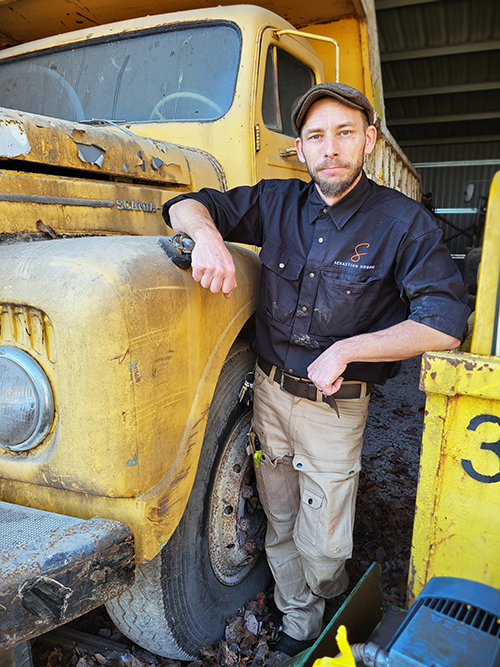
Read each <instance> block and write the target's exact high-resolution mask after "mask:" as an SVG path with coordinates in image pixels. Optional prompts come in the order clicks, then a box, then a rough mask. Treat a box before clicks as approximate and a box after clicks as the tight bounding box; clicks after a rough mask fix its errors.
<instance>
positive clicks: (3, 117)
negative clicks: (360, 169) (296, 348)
mask: <svg viewBox="0 0 500 667" xmlns="http://www.w3.org/2000/svg"><path fill="white" fill-rule="evenodd" d="M10 4H12V3H9V2H2V3H0V24H1V25H2V40H3V44H4V45H10V48H5V49H4V50H3V51H0V107H4V108H3V109H1V110H0V220H1V223H0V416H1V423H0V499H1V501H3V502H2V503H1V504H0V505H1V506H0V511H2V512H3V515H2V516H3V517H5V516H7V513H12V512H13V508H14V507H15V506H17V507H18V508H20V511H21V510H22V511H21V517H22V522H21V523H22V526H28V525H30V523H31V522H32V521H34V522H36V523H37V525H38V526H42V525H43V526H45V525H47V526H49V528H50V530H49V532H48V533H47V531H46V532H45V533H43V531H42V533H41V534H37V535H36V539H35V541H34V542H33V549H35V547H37V545H38V547H39V548H38V551H37V554H38V555H40V554H45V557H46V558H47V553H46V552H47V549H46V548H45V546H46V545H47V544H48V542H44V541H43V540H44V539H45V540H49V541H50V540H52V536H53V535H54V534H55V533H57V531H58V530H59V528H57V526H59V525H60V524H61V525H62V524H64V526H65V528H64V531H66V532H64V535H65V536H66V537H65V539H67V540H69V542H71V540H72V539H74V532H75V531H76V528H74V527H72V526H73V524H71V526H68V525H67V524H65V523H64V517H74V518H76V519H81V521H80V523H79V524H78V531H80V533H79V534H81V536H85V535H87V537H88V538H89V539H88V541H87V543H86V547H85V549H84V548H83V547H81V548H80V547H79V548H78V549H75V548H73V549H72V550H71V549H70V550H69V551H67V552H66V551H65V552H64V553H66V556H65V558H66V561H64V559H61V563H62V562H63V561H64V562H65V563H79V565H78V566H76V565H75V568H74V570H73V574H72V575H71V576H70V574H69V570H68V568H67V567H66V566H64V567H63V566H60V565H58V567H59V569H58V570H57V571H56V570H54V569H50V568H54V567H55V565H54V562H55V560H57V559H56V558H54V557H52V556H53V553H51V550H50V549H48V551H49V555H51V561H50V564H49V563H48V562H46V561H44V560H43V559H42V560H37V558H38V556H37V558H35V556H34V555H33V554H32V556H33V557H32V562H33V563H36V565H33V566H32V567H31V566H30V568H31V569H30V568H28V569H24V567H25V565H26V563H25V561H24V560H23V557H22V555H21V552H19V551H15V549H19V548H20V547H21V546H22V545H20V544H19V543H18V542H19V540H18V542H15V541H14V542H13V543H12V550H11V552H9V554H7V555H6V556H5V557H4V561H5V562H6V563H7V562H9V563H13V562H17V561H16V559H20V560H19V563H20V565H22V567H17V568H13V569H12V573H11V574H12V577H13V579H12V582H11V583H10V584H9V586H10V587H9V586H8V587H7V588H6V589H5V590H4V589H1V590H0V609H8V610H9V611H8V612H2V614H0V623H3V624H4V625H3V626H2V630H3V632H2V640H1V641H2V644H3V646H4V647H9V646H13V645H14V644H16V643H17V642H19V641H21V640H22V639H23V638H26V637H31V636H36V635H37V634H40V633H42V632H44V631H46V630H47V629H48V628H50V627H53V626H55V625H59V624H61V623H63V622H66V621H67V620H70V619H71V618H73V617H75V616H77V615H78V614H81V613H84V612H85V611H86V610H88V609H90V608H92V607H94V606H97V605H98V604H101V603H103V602H104V601H106V600H108V599H111V598H113V599H112V600H111V601H110V602H109V603H108V609H109V610H110V613H111V615H112V617H113V618H114V620H115V622H116V623H117V625H118V626H119V627H120V628H121V629H122V630H123V631H124V632H125V633H126V634H128V635H129V636H130V637H131V638H132V639H134V640H135V641H137V642H138V643H139V644H142V645H143V646H145V647H146V648H148V649H149V650H151V651H153V652H155V653H159V654H161V655H167V656H171V657H175V658H179V659H190V658H192V657H193V656H195V655H196V653H197V650H198V648H199V647H200V646H202V645H203V644H207V643H210V642H213V641H215V640H216V639H217V638H218V637H219V636H220V635H221V633H222V631H223V628H224V623H225V619H226V616H227V614H228V613H230V612H231V611H232V610H235V609H236V608H237V607H238V606H239V605H240V604H241V603H242V602H244V600H245V599H246V598H247V597H249V596H250V595H253V594H254V593H255V592H256V591H257V590H259V589H261V588H262V586H263V582H264V581H265V578H266V576H267V574H266V566H265V564H264V562H263V559H262V558H259V555H260V553H261V550H262V535H263V530H264V522H263V517H262V512H261V511H259V506H258V501H257V498H256V497H255V492H254V487H253V480H252V468H251V465H250V461H249V459H248V457H247V456H246V455H245V444H246V433H247V431H248V426H249V419H250V409H249V408H248V407H247V406H245V405H244V404H240V403H238V391H239V388H240V387H241V385H242V383H243V381H244V379H245V375H246V374H247V373H248V372H249V371H250V370H251V369H252V366H253V358H252V355H251V353H250V351H249V346H248V342H247V338H248V332H249V331H250V329H251V326H252V317H253V313H254V310H255V302H256V297H257V286H258V277H259V266H260V264H259V260H258V257H257V255H256V254H255V252H253V250H252V249H248V248H243V247H239V246H235V245H231V246H230V249H231V252H232V254H233V257H234V260H235V264H236V269H237V279H238V285H239V287H238V289H237V290H236V292H235V293H234V295H233V296H232V298H231V299H229V300H227V299H224V297H223V296H222V295H220V294H219V295H213V294H211V293H207V292H206V291H204V290H203V289H202V288H200V286H199V285H197V284H196V283H195V282H194V281H193V280H192V279H191V275H190V272H189V271H183V270H182V269H180V268H178V267H177V266H176V265H174V264H173V263H172V262H171V261H170V259H169V257H168V256H167V255H166V254H165V252H164V248H165V247H166V246H165V237H166V236H170V235H171V233H172V230H170V229H168V228H167V227H166V226H165V224H164V222H163V220H162V217H161V208H162V205H163V203H164V202H165V201H167V200H168V199H170V198H171V197H173V196H175V195H177V194H178V193H181V192H188V191H192V190H197V189H199V188H201V187H206V186H208V187H213V188H219V189H226V188H228V187H233V186H236V185H241V184H252V183H256V182H258V181H259V180H260V179H261V178H284V177H298V178H303V179H307V178H308V175H307V172H306V171H305V169H304V166H303V165H302V164H301V163H300V162H299V160H298V158H297V155H296V152H295V149H294V147H293V146H294V142H293V136H292V131H291V124H290V112H291V109H292V107H293V104H294V101H295V100H296V99H297V97H298V96H299V95H301V94H302V93H303V92H304V91H305V90H306V89H307V88H309V87H310V86H311V85H312V84H314V83H318V82H321V81H324V80H335V79H337V80H341V81H343V82H345V83H348V84H351V85H354V86H356V87H358V88H359V89H361V90H362V91H364V92H365V94H366V95H367V96H368V97H369V98H370V99H371V100H372V101H373V103H374V106H375V108H376V110H377V113H378V115H379V122H378V130H379V139H378V144H377V148H376V150H375V152H374V153H373V155H372V156H370V158H369V160H368V162H367V165H366V169H367V172H368V174H369V175H370V176H371V177H372V178H373V179H374V180H376V181H377V182H379V183H384V184H386V185H390V186H393V187H396V188H398V189H399V190H401V191H403V192H405V193H407V194H409V195H410V196H413V197H416V198H418V197H419V194H420V185H419V178H418V176H417V174H416V172H415V171H414V170H413V168H412V167H411V165H410V163H409V162H408V160H407V158H406V157H405V156H404V154H403V153H402V152H401V151H400V150H399V148H398V147H397V145H396V144H395V142H394V140H393V139H392V137H391V136H390V134H389V133H388V131H387V128H386V126H385V122H384V111H383V95H382V89H381V83H380V65H379V56H378V47H377V40H376V28H375V19H374V7H373V2H371V1H369V0H338V2H331V3H328V6H326V5H325V6H321V7H320V8H318V7H315V8H314V22H313V19H312V18H311V17H310V16H309V17H308V15H307V12H308V11H309V10H308V8H307V7H305V6H304V4H303V3H302V2H292V3H290V2H287V3H286V5H283V7H282V8H279V7H277V6H276V4H275V3H273V8H274V9H275V10H276V9H279V10H281V9H282V10H283V12H282V13H283V15H284V16H286V17H287V19H289V21H290V22H289V21H288V20H285V19H283V18H280V17H279V16H278V15H277V14H275V13H271V12H270V11H268V9H266V8H264V7H257V6H231V5H224V6H218V7H214V8H204V9H202V10H200V9H195V8H194V7H195V5H193V6H192V7H191V6H188V5H187V3H185V2H182V3H181V2H178V3H175V2H169V1H168V0H164V1H161V0H157V1H156V2H154V1H153V2H148V3H136V4H135V5H134V7H135V8H134V9H127V8H124V7H122V6H121V4H123V3H121V4H119V3H112V2H107V3H103V2H100V1H98V0H91V2H89V3H86V4H87V5H88V7H87V9H88V12H89V16H87V17H83V18H82V17H81V15H80V14H79V13H78V11H76V10H77V9H78V7H76V5H75V7H73V5H72V4H71V3H66V2H65V3H58V2H46V3H44V2H43V1H42V2H37V3H33V2H28V0H17V2H16V4H15V9H16V11H15V12H10ZM70 5H71V7H70V9H68V8H69V6H70ZM181 10H182V11H181ZM164 11H170V12H173V13H169V14H158V15H154V16H153V15H151V16H145V17H144V18H137V17H138V16H140V15H141V12H142V13H143V14H152V13H153V12H164ZM9 12H10V13H9ZM127 12H129V13H127ZM61 16H64V20H61ZM117 17H118V18H123V19H127V20H123V21H121V22H119V23H112V24H108V25H101V24H102V23H105V22H106V21H109V20H111V19H116V18H117ZM35 19H36V20H35ZM82 24H83V29H81V30H76V31H71V30H74V29H75V28H78V27H81V26H82ZM294 25H297V26H300V27H301V31H297V30H296V29H295V27H294ZM54 26H56V30H58V31H60V32H64V34H61V35H58V36H53V31H54ZM68 30H69V32H68ZM33 39H35V40H38V41H34V42H31V43H26V42H27V40H33ZM27 508H32V510H37V511H39V512H42V513H43V515H42V514H34V515H31V514H29V513H28V509H27ZM9 516H11V514H9ZM42 516H43V521H42V519H41V518H40V517H42ZM92 517H99V518H100V519H101V520H102V521H103V522H107V523H105V525H104V524H103V526H102V529H103V530H106V531H109V533H106V534H107V535H108V536H109V535H110V537H109V545H108V546H109V549H108V551H107V552H106V554H107V555H106V559H107V560H106V559H104V556H99V557H97V556H96V554H95V551H94V547H92V544H96V545H97V544H98V543H99V544H101V543H102V539H97V537H95V536H94V533H93V532H92V531H93V530H94V529H95V525H94V524H92V525H91V526H90V527H88V526H89V525H90V520H91V519H92ZM51 518H52V519H53V520H54V521H56V524H57V526H56V527H54V526H52V524H51ZM11 521H12V523H15V522H14V519H11ZM4 522H5V518H4ZM57 522H59V523H57ZM87 522H88V523H87ZM125 527H127V528H126V529H125ZM47 530H48V529H47ZM61 530H62V528H61ZM54 531H55V533H54ZM113 531H118V533H119V534H120V536H121V537H120V540H122V539H123V544H125V543H127V544H128V547H127V549H128V551H127V553H126V557H125V556H124V557H123V558H121V557H120V554H121V553H122V552H120V551H119V550H118V549H115V550H114V551H113V544H115V543H118V541H119V540H118V538H117V539H116V540H113ZM124 531H125V532H124ZM127 531H129V532H128V533H127ZM14 533H15V531H13V534H14ZM16 534H17V533H16ZM126 534H128V538H127V537H126V536H125V535H126ZM132 535H133V541H134V542H133V544H134V546H131V545H132ZM82 539H83V537H82ZM107 539H108V538H107ZM51 543H53V542H51ZM61 544H62V546H61V549H63V547H64V549H69V547H68V545H67V544H66V542H64V540H63V541H62V542H61ZM120 544H121V542H120ZM44 545H45V546H44ZM124 548H125V547H124ZM64 549H63V550H64ZM87 550H88V551H87ZM131 550H132V551H131ZM77 552H78V554H79V555H78V556H76V555H75V554H76V553H77ZM131 553H132V555H131ZM68 554H70V555H68ZM81 554H86V555H85V558H84V559H83V560H82V558H83V556H82V555H81ZM40 558H41V556H40ZM78 559H80V560H78ZM133 564H135V565H136V574H135V576H136V580H135V583H134V585H133V586H132V587H131V588H129V587H130V585H131V583H132V578H133ZM61 568H62V569H61ZM89 568H90V569H89ZM117 569H118V570H120V572H121V574H122V575H123V576H122V579H120V580H118V579H116V577H115V570H117ZM20 573H21V574H20ZM19 577H21V579H19ZM4 580H5V581H6V582H7V578H5V579H4ZM98 584H99V586H101V584H102V588H99V586H98ZM104 584H106V585H104ZM61 587H62V588H61ZM19 591H22V594H19ZM61 591H62V592H61ZM119 593H120V595H118V594H119ZM117 595H118V597H117ZM14 602H15V604H14Z"/></svg>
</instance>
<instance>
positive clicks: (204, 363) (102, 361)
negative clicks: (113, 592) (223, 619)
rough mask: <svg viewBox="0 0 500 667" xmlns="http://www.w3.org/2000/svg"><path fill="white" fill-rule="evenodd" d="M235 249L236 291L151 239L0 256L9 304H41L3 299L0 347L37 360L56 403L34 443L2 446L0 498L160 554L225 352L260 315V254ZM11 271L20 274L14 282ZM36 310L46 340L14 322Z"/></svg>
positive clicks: (54, 244) (34, 248) (185, 490)
mask: <svg viewBox="0 0 500 667" xmlns="http://www.w3.org/2000/svg"><path fill="white" fill-rule="evenodd" d="M232 253H233V257H234V259H235V263H236V269H237V276H238V282H239V288H238V290H237V291H236V292H235V293H234V294H233V296H232V297H231V299H225V298H224V296H223V295H222V294H217V295H216V294H211V293H210V292H209V291H207V290H204V289H203V288H201V287H200V286H199V285H198V284H197V283H195V282H194V281H193V279H192V277H191V271H182V270H180V269H178V268H177V267H175V266H174V265H173V264H172V262H171V261H170V259H169V258H168V257H167V255H166V254H165V253H164V252H163V250H162V249H161V248H160V246H159V245H158V243H157V239H156V238H154V237H147V236H144V237H122V238H119V237H116V236H113V237H97V238H96V237H94V238H82V239H63V240H60V241H51V242H46V243H26V244H22V245H18V246H17V247H16V252H15V253H3V254H2V261H1V262H0V284H2V285H4V286H6V285H9V288H8V289H9V295H10V298H11V300H12V301H13V302H14V303H20V304H22V303H28V302H30V301H34V302H36V303H37V305H38V307H37V308H36V309H34V308H30V309H28V308H26V307H17V306H16V307H12V306H6V305H2V304H0V320H1V322H0V323H1V324H2V330H1V334H0V336H1V337H0V343H1V344H7V345H11V344H12V345H16V346H17V347H19V348H21V349H24V350H26V351H27V352H30V353H31V354H33V356H35V357H36V358H37V360H38V362H39V363H40V365H41V366H42V367H43V368H44V370H45V371H46V373H47V375H48V376H49V378H50V381H51V385H52V387H53V391H54V394H55V404H56V410H57V413H56V418H55V422H54V426H53V428H52V431H51V432H50V434H49V436H48V437H47V438H46V439H45V441H44V442H43V443H42V444H41V445H39V446H38V447H36V448H35V449H34V450H32V451H30V452H26V453H25V454H24V453H23V454H22V455H21V456H20V455H19V454H17V453H10V452H6V451H5V450H0V497H1V498H2V500H6V501H8V502H14V503H18V504H21V505H29V506H31V507H36V508H40V509H45V510H48V511H55V512H58V513H63V514H69V515H72V516H79V517H82V518H91V517H93V516H102V517H106V518H110V519H117V520H120V521H123V522H124V523H126V524H127V525H129V526H130V527H131V528H132V530H133V531H134V536H135V539H136V545H137V559H138V561H139V562H140V561H141V560H143V559H144V558H146V559H149V558H152V557H153V556H154V555H155V554H156V553H157V551H158V549H159V548H160V546H161V545H162V544H164V543H165V542H166V541H167V540H168V538H169V537H170V535H171V533H172V532H173V530H174V529H175V526H176V525H177V523H178V521H179V519H180V517H181V516H182V512H183V510H184V507H185V505H186V502H187V499H188V497H189V493H190V490H191V486H192V483H193V480H194V475H195V473H196V466H197V461H198V457H199V454H200V450H201V445H202V442H203V436H204V430H205V425H206V417H207V409H208V406H209V404H210V402H211V400H212V395H213V391H214V388H215V384H216V382H217V378H218V375H219V372H220V368H221V366H222V363H223V361H224V358H225V357H226V355H227V352H228V350H229V348H230V347H231V345H232V343H233V341H234V340H235V338H236V337H237V335H238V333H239V331H240V330H241V328H242V327H243V326H244V324H245V323H246V321H247V320H248V319H249V318H250V317H251V316H252V313H253V312H254V310H255V303H256V298H257V286H258V279H257V278H258V272H259V262H258V259H257V256H256V255H255V253H253V252H251V251H249V250H245V249H242V248H240V247H236V246H234V247H233V248H232ZM19 267H22V270H23V278H24V279H23V280H13V279H12V276H14V275H16V272H19ZM4 289H6V288H4ZM39 313H43V316H42V315H41V316H40V317H44V318H45V330H46V332H52V334H51V337H52V339H53V341H52V345H51V346H47V345H45V346H44V341H45V340H46V338H45V336H44V335H42V333H40V334H39V335H37V336H26V335H25V328H24V326H19V323H21V324H22V323H23V322H24V321H26V322H28V321H33V320H34V319H35V318H36V317H37V315H38V314H39ZM9 323H10V325H11V326H10V327H9ZM49 338H50V337H49Z"/></svg>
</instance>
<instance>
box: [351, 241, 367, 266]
mask: <svg viewBox="0 0 500 667" xmlns="http://www.w3.org/2000/svg"><path fill="white" fill-rule="evenodd" d="M363 247H365V248H369V247H370V244H369V243H358V245H357V246H356V247H355V248H354V252H355V254H354V255H353V256H352V257H351V262H359V260H360V259H361V257H362V255H367V254H368V253H366V252H359V250H358V248H363Z"/></svg>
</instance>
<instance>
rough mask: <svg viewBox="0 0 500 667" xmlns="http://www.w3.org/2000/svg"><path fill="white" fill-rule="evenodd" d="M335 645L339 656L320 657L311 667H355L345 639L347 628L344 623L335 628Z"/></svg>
mask: <svg viewBox="0 0 500 667" xmlns="http://www.w3.org/2000/svg"><path fill="white" fill-rule="evenodd" d="M335 639H336V640H337V645H338V647H339V651H340V656H339V657H338V658H321V659H319V660H316V661H315V662H314V664H313V667H335V666H336V665H342V667H356V661H355V660H354V656H353V654H352V651H351V647H350V646H349V642H348V641H347V630H346V628H345V625H341V626H340V627H339V629H338V630H337V636H336V637H335Z"/></svg>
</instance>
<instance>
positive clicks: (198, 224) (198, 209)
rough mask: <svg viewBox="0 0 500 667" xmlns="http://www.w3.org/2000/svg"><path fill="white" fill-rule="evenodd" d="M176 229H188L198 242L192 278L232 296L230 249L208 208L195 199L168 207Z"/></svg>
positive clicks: (232, 266)
mask: <svg viewBox="0 0 500 667" xmlns="http://www.w3.org/2000/svg"><path fill="white" fill-rule="evenodd" d="M168 213H169V217H170V224H171V227H172V229H173V230H174V231H175V232H185V233H186V234H188V235H189V236H190V237H191V238H192V239H193V241H194V242H195V247H194V250H193V254H192V269H193V278H194V279H195V280H196V281H197V282H199V283H200V285H201V286H202V287H206V288H207V289H209V290H210V291H211V292H214V293H216V292H220V291H222V292H223V293H224V296H226V297H229V296H231V293H232V292H233V290H234V289H235V287H236V277H235V273H236V271H235V267H234V262H233V258H232V257H231V253H230V252H229V250H228V249H227V248H226V246H225V244H224V240H223V238H222V236H221V234H220V232H219V230H218V229H217V227H216V226H215V223H214V221H213V220H212V218H211V216H210V213H209V212H208V210H207V209H206V208H205V206H203V204H200V202H198V201H196V200H195V199H184V200H182V201H180V202H177V203H176V204H174V205H173V206H171V207H170V209H169V212H168Z"/></svg>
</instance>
